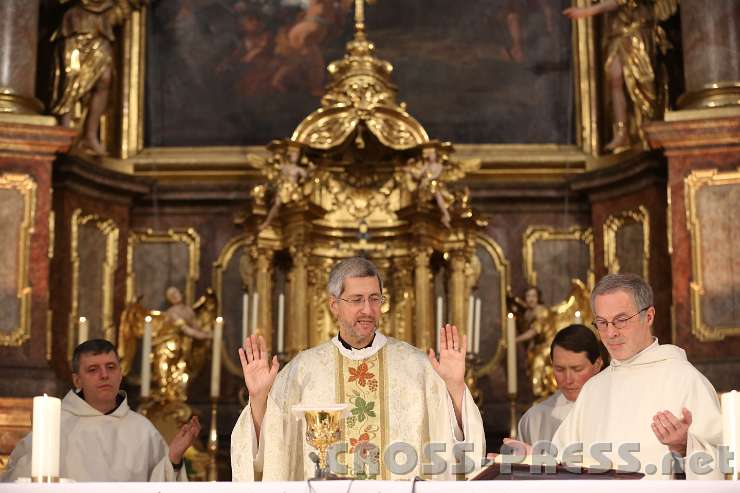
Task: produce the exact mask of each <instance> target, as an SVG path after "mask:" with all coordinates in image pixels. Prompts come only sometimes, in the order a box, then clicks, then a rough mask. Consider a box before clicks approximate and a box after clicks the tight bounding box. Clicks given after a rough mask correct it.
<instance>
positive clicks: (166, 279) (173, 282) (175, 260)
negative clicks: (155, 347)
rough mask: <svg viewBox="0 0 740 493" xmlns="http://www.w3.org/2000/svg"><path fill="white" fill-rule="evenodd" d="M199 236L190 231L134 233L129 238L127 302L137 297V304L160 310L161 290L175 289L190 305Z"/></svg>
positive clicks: (163, 305) (196, 272)
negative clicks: (139, 299) (139, 301)
mask: <svg viewBox="0 0 740 493" xmlns="http://www.w3.org/2000/svg"><path fill="white" fill-rule="evenodd" d="M199 262H200V236H199V235H198V233H197V232H196V231H195V230H194V229H186V230H175V229H171V230H168V231H165V232H155V231H152V230H146V231H136V232H133V233H132V234H131V235H130V236H129V246H128V269H129V271H128V282H127V287H126V297H127V299H129V300H130V299H132V298H133V297H135V296H141V297H142V299H141V304H142V305H143V306H145V307H147V308H149V309H151V310H164V309H166V308H167V306H168V303H167V300H166V299H165V291H166V290H167V288H168V287H170V286H174V287H176V288H178V289H179V290H180V291H181V292H182V294H183V298H184V302H185V303H186V304H188V305H192V304H193V301H194V296H195V283H196V282H197V280H198V277H199V272H200V268H199Z"/></svg>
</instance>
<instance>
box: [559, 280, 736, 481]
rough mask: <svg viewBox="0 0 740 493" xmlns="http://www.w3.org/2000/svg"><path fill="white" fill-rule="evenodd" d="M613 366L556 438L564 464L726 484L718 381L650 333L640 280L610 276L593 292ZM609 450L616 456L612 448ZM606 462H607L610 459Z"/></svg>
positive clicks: (589, 388)
mask: <svg viewBox="0 0 740 493" xmlns="http://www.w3.org/2000/svg"><path fill="white" fill-rule="evenodd" d="M591 306H592V308H593V313H594V325H595V326H596V328H597V329H598V331H599V334H600V335H601V340H602V342H603V343H604V344H605V346H606V348H607V350H608V351H609V355H610V356H611V364H610V366H609V367H608V368H606V369H605V370H604V371H602V372H601V373H599V374H598V375H596V376H595V377H593V378H592V379H591V380H589V381H588V382H586V384H585V385H584V386H583V389H582V390H581V393H580V395H579V396H578V400H577V401H576V403H575V405H574V406H573V409H572V410H571V412H570V413H569V414H568V416H567V417H566V418H565V420H564V421H563V423H562V424H561V425H560V427H559V428H558V430H557V432H556V433H555V436H554V438H553V444H554V445H555V446H556V447H557V449H558V451H559V455H560V457H561V459H562V460H563V461H564V462H566V463H567V462H577V457H578V454H577V453H575V451H574V449H570V451H568V450H567V449H568V447H570V446H577V444H582V446H583V458H584V462H586V463H591V464H593V463H594V462H598V463H600V464H601V465H605V466H608V467H612V468H622V469H634V470H639V471H640V472H642V473H644V474H645V477H646V478H649V479H671V478H674V477H677V476H679V475H681V474H682V469H683V471H685V475H686V478H688V479H722V477H723V475H722V472H721V468H720V467H719V464H718V454H717V446H718V444H719V443H720V440H721V438H722V417H721V414H720V408H719V402H718V399H717V393H716V392H715V390H714V388H713V387H712V384H711V383H709V381H708V380H707V379H706V378H705V377H704V375H702V374H701V373H700V372H699V371H698V370H697V369H696V368H694V366H692V365H691V363H689V362H688V360H687V359H686V353H685V352H684V351H683V349H680V348H678V347H676V346H672V345H670V344H659V343H658V340H657V339H656V338H655V337H654V336H653V335H652V326H653V321H654V319H655V308H654V307H653V292H652V289H651V288H650V286H649V285H648V284H647V283H646V282H645V281H644V280H643V279H642V278H640V277H639V276H636V275H633V274H610V275H607V276H606V277H604V278H603V279H601V280H600V281H599V283H598V284H597V285H596V287H595V288H594V290H593V292H592V293H591ZM608 449H611V451H607V450H608ZM607 459H608V461H607Z"/></svg>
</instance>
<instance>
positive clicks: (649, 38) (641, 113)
mask: <svg viewBox="0 0 740 493" xmlns="http://www.w3.org/2000/svg"><path fill="white" fill-rule="evenodd" d="M677 8H678V0H601V1H600V2H598V3H595V4H594V5H590V6H588V7H569V8H567V9H565V10H564V11H563V14H565V15H566V16H567V17H569V18H571V19H581V18H584V17H593V16H596V15H601V14H604V13H607V12H609V13H610V14H611V15H610V17H611V19H610V23H609V26H608V28H607V35H606V39H607V43H606V50H607V53H606V64H605V69H606V76H607V79H608V82H609V95H610V96H611V105H612V110H613V112H614V136H613V138H612V140H611V142H609V143H608V144H607V145H606V150H608V151H612V152H620V151H623V150H625V149H627V148H629V147H630V145H631V142H630V118H629V113H630V111H629V110H628V101H627V97H626V95H625V92H626V94H627V95H629V100H630V103H631V106H632V111H631V113H632V124H633V125H632V126H633V128H634V129H635V130H636V132H637V133H638V135H639V137H640V139H641V140H642V141H643V142H644V141H645V137H644V133H643V130H642V126H643V124H644V123H645V122H647V121H650V120H653V119H656V118H660V117H661V113H660V112H661V110H662V107H663V104H662V101H661V99H663V98H664V97H665V95H664V94H661V90H660V88H659V87H658V84H657V83H656V80H657V79H659V77H656V71H657V68H658V65H657V62H656V56H657V50H658V49H660V50H661V52H663V53H665V52H666V50H667V49H668V48H670V43H669V42H668V39H667V36H666V34H665V32H664V31H663V29H662V28H661V27H660V26H659V25H658V22H660V21H664V20H666V19H668V18H669V17H670V16H671V15H673V14H674V13H675V12H676V9H677Z"/></svg>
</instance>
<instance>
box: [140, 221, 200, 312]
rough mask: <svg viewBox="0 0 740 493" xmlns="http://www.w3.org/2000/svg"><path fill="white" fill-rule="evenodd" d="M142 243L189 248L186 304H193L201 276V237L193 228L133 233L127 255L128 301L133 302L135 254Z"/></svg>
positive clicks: (147, 230) (148, 230) (149, 230)
mask: <svg viewBox="0 0 740 493" xmlns="http://www.w3.org/2000/svg"><path fill="white" fill-rule="evenodd" d="M141 243H184V244H185V245H186V246H187V248H188V266H187V267H188V273H187V281H186V285H185V303H186V304H188V305H192V304H193V300H194V298H195V283H196V282H197V281H198V277H199V276H200V267H199V266H200V235H198V232H197V231H195V229H193V228H187V229H168V230H167V231H154V230H152V229H146V230H143V231H132V232H131V233H130V234H129V237H128V250H127V254H126V265H127V271H126V300H127V301H131V300H133V299H134V297H135V296H136V295H137V293H136V273H135V272H134V252H135V250H136V246H137V245H139V244H141Z"/></svg>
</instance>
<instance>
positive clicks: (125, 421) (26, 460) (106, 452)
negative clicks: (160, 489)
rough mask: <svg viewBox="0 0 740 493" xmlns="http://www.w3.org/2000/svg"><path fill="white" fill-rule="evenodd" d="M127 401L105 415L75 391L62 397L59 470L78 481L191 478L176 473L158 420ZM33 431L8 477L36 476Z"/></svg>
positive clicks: (5, 478) (12, 458) (18, 450)
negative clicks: (159, 429)
mask: <svg viewBox="0 0 740 493" xmlns="http://www.w3.org/2000/svg"><path fill="white" fill-rule="evenodd" d="M123 395H124V399H123V402H121V404H120V405H119V406H118V407H117V408H116V409H115V410H114V411H113V412H112V413H110V414H102V413H101V412H100V411H98V410H97V409H95V408H93V407H91V406H90V405H89V404H88V403H87V402H85V400H84V399H82V398H81V397H80V396H78V395H77V394H75V393H74V392H73V391H71V390H70V391H69V392H68V393H67V395H66V396H64V399H63V400H62V415H61V423H60V428H61V454H60V460H59V474H60V475H61V477H63V478H67V479H73V480H75V481H96V482H109V481H137V482H144V481H160V482H161V481H187V480H188V477H187V473H186V471H185V467H184V466H183V467H182V468H180V470H179V471H178V472H175V470H174V468H173V467H172V463H171V462H170V458H169V449H168V447H167V444H166V443H165V441H164V438H162V435H161V434H160V433H159V431H157V429H156V428H155V427H154V425H152V423H151V422H150V421H149V420H148V419H147V418H145V417H144V416H142V415H141V414H139V413H137V412H134V411H132V410H131V408H129V406H128V401H127V399H126V397H125V394H123ZM31 444H32V438H31V433H29V434H28V435H26V436H25V437H24V438H23V440H21V441H20V442H19V443H18V445H16V447H15V449H13V453H12V454H10V459H9V461H8V467H7V469H6V470H5V472H4V474H3V477H2V480H3V481H14V480H16V479H18V478H22V477H30V476H31Z"/></svg>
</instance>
